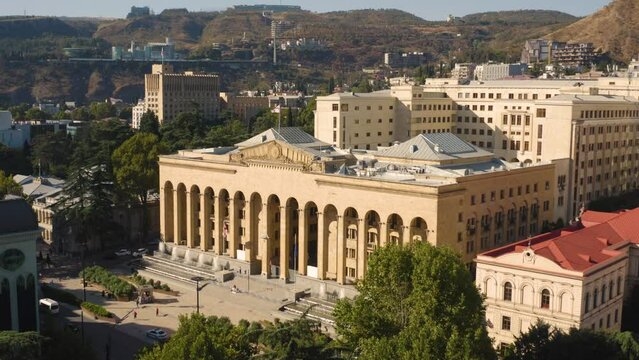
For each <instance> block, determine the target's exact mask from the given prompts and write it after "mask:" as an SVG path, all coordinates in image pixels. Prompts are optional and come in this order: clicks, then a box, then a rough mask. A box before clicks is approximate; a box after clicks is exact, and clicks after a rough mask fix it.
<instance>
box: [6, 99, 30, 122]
mask: <svg viewBox="0 0 639 360" xmlns="http://www.w3.org/2000/svg"><path fill="white" fill-rule="evenodd" d="M30 108H31V106H29V104H25V103H21V104H19V105H15V106H11V107H10V108H9V111H10V112H11V117H13V120H24V118H25V114H26V112H27V110H29V109H30Z"/></svg>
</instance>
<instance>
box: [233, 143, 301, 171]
mask: <svg viewBox="0 0 639 360" xmlns="http://www.w3.org/2000/svg"><path fill="white" fill-rule="evenodd" d="M232 160H233V161H238V162H242V163H247V164H249V163H272V164H280V165H283V164H286V165H294V166H302V167H304V168H307V167H310V166H311V164H312V163H313V161H314V155H313V154H311V153H310V152H308V151H305V150H304V149H302V148H300V147H296V146H292V145H290V144H287V143H285V142H282V141H279V140H272V141H269V142H266V143H262V144H258V145H254V146H249V147H246V148H243V149H240V150H239V151H238V152H237V153H235V154H233V156H232Z"/></svg>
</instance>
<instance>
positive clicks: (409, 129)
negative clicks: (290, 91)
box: [315, 85, 455, 150]
mask: <svg viewBox="0 0 639 360" xmlns="http://www.w3.org/2000/svg"><path fill="white" fill-rule="evenodd" d="M453 114H454V109H453V102H452V100H451V99H450V98H449V97H448V96H446V94H444V93H435V92H424V89H423V88H422V87H420V86H410V85H404V86H395V87H393V88H392V89H391V90H385V91H377V92H373V93H368V94H359V93H358V94H355V93H336V94H333V95H329V96H324V97H318V98H317V111H316V112H315V136H317V137H318V138H319V139H321V140H322V141H325V142H327V143H330V144H332V145H333V146H337V147H340V148H344V149H346V148H353V149H366V150H369V149H370V150H375V149H377V148H378V147H383V146H391V145H393V143H394V142H396V141H399V142H401V141H405V140H407V139H409V138H411V137H413V136H415V135H417V134H430V133H442V132H452V131H453V128H454V126H455V122H454V117H453ZM396 120H397V121H396Z"/></svg>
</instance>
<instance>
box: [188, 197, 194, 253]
mask: <svg viewBox="0 0 639 360" xmlns="http://www.w3.org/2000/svg"><path fill="white" fill-rule="evenodd" d="M191 196H192V194H191V192H190V191H189V192H187V193H186V247H187V248H189V249H192V248H193V244H194V243H195V221H196V218H195V203H194V201H193V199H192V198H191Z"/></svg>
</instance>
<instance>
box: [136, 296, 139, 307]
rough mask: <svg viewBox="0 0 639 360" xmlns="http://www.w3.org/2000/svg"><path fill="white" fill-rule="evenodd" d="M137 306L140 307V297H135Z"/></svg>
mask: <svg viewBox="0 0 639 360" xmlns="http://www.w3.org/2000/svg"><path fill="white" fill-rule="evenodd" d="M135 307H137V308H139V307H140V297H139V296H138V297H136V298H135Z"/></svg>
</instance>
